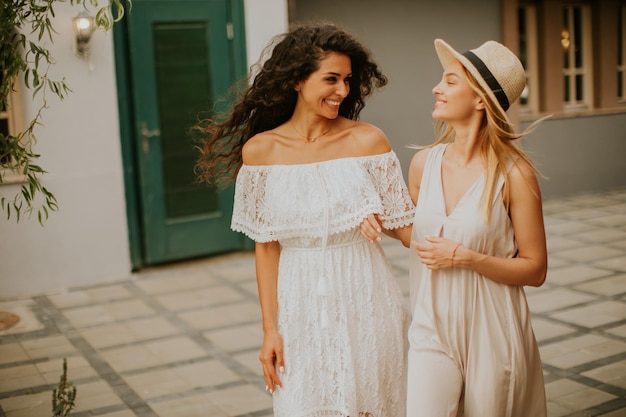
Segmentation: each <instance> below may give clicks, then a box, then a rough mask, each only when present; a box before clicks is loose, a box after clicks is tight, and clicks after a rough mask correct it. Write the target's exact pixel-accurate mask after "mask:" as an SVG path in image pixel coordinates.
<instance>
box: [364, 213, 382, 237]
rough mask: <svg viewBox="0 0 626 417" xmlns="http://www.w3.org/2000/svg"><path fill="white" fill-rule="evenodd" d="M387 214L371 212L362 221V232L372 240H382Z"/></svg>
mask: <svg viewBox="0 0 626 417" xmlns="http://www.w3.org/2000/svg"><path fill="white" fill-rule="evenodd" d="M384 220H385V216H383V215H382V214H370V215H369V216H367V217H366V218H365V219H363V221H362V222H361V234H362V235H363V237H364V238H365V239H367V240H369V241H370V242H375V241H377V240H382V237H381V236H380V234H381V232H382V230H383V229H382V224H383V221H384Z"/></svg>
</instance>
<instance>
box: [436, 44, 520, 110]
mask: <svg viewBox="0 0 626 417" xmlns="http://www.w3.org/2000/svg"><path fill="white" fill-rule="evenodd" d="M435 50H436V51H437V55H438V56H439V61H441V65H442V66H443V67H444V69H445V68H446V67H447V66H448V64H450V63H451V62H452V61H454V60H455V59H456V60H458V61H459V62H461V64H462V65H463V66H464V67H465V68H466V69H467V70H468V71H469V72H470V73H471V74H472V75H473V76H474V78H476V80H477V81H478V83H479V84H480V85H481V87H482V88H483V89H484V90H485V91H486V92H487V94H489V95H490V96H491V98H492V99H493V100H494V102H495V103H498V104H499V105H500V107H501V108H502V110H503V111H505V112H506V111H507V110H508V109H509V106H510V105H511V104H512V103H513V102H514V101H515V100H517V99H518V98H519V96H520V94H522V90H524V86H525V85H526V73H525V72H524V67H523V66H522V63H521V62H520V60H519V59H518V58H517V56H515V54H514V53H513V52H511V50H510V49H509V48H507V47H506V46H504V45H502V44H500V43H498V42H495V41H487V42H485V43H483V44H482V45H480V46H479V47H478V48H476V49H471V50H469V51H467V52H465V53H463V54H460V53H458V52H457V51H455V50H454V49H453V48H452V47H451V46H450V45H448V44H447V43H446V42H444V41H443V40H442V39H435Z"/></svg>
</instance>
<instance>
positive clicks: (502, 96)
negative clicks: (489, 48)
mask: <svg viewBox="0 0 626 417" xmlns="http://www.w3.org/2000/svg"><path fill="white" fill-rule="evenodd" d="M463 56H464V57H465V58H467V59H469V60H470V62H471V63H472V64H473V65H474V67H476V69H477V70H478V73H479V74H480V76H481V77H483V80H485V82H486V83H487V85H488V86H489V88H491V91H493V94H494V95H495V96H496V98H497V99H498V103H500V106H502V108H503V109H504V111H507V110H508V109H509V99H508V98H507V96H506V93H505V92H504V90H503V89H502V86H501V85H500V83H499V82H498V80H496V77H494V76H493V74H492V73H491V71H489V68H487V65H485V63H484V62H483V61H482V59H480V58H478V57H477V56H476V54H474V53H473V52H472V51H467V52H465V53H463Z"/></svg>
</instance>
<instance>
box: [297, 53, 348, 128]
mask: <svg viewBox="0 0 626 417" xmlns="http://www.w3.org/2000/svg"><path fill="white" fill-rule="evenodd" d="M351 76H352V62H351V61H350V57H348V56H347V55H344V54H339V53H336V52H330V53H329V54H328V55H326V57H325V58H323V59H322V60H321V61H320V65H319V68H318V69H317V70H316V71H314V72H313V73H311V75H310V76H309V77H308V78H307V79H306V80H304V81H301V82H299V83H298V84H296V87H295V88H296V91H297V92H298V103H297V106H298V107H300V108H302V109H305V108H306V109H308V110H309V111H312V112H314V113H316V114H318V115H320V116H323V117H326V118H328V119H335V118H336V117H337V116H338V115H339V106H340V105H341V102H342V101H343V99H344V98H346V97H347V96H348V94H349V93H350V82H349V81H350V77H351Z"/></svg>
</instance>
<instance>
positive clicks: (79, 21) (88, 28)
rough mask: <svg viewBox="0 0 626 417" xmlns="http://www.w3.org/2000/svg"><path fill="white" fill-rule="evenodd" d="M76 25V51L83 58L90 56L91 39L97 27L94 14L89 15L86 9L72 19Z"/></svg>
mask: <svg viewBox="0 0 626 417" xmlns="http://www.w3.org/2000/svg"><path fill="white" fill-rule="evenodd" d="M72 25H73V26H74V34H75V35H76V38H75V42H74V52H75V53H76V55H77V56H79V57H81V58H88V57H89V52H90V51H89V40H90V39H91V35H92V33H93V31H94V29H95V20H94V18H93V16H89V15H88V14H87V13H86V12H85V11H84V10H83V11H81V12H80V13H79V14H78V16H76V17H75V18H73V19H72Z"/></svg>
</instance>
